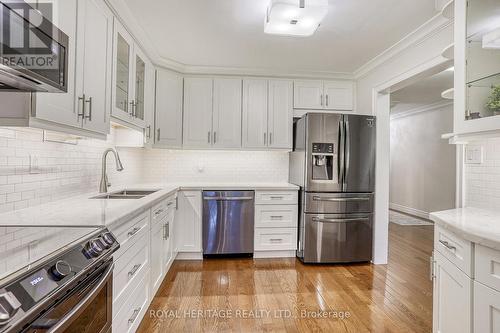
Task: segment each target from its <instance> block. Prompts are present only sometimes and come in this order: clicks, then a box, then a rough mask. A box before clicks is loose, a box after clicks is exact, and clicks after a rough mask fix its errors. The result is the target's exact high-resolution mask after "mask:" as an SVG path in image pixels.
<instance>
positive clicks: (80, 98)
mask: <svg viewBox="0 0 500 333" xmlns="http://www.w3.org/2000/svg"><path fill="white" fill-rule="evenodd" d="M80 101H82V113H78V114H77V116H78V119H80V117H82V120H83V119H85V113H86V112H85V106H86V103H85V102H86V99H85V94H83V96H82V97H78V104H80Z"/></svg>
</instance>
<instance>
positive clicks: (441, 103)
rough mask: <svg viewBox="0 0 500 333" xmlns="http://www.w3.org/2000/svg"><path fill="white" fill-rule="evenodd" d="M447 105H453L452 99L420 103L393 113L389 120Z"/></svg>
mask: <svg viewBox="0 0 500 333" xmlns="http://www.w3.org/2000/svg"><path fill="white" fill-rule="evenodd" d="M449 105H453V101H439V102H436V103H431V104H425V105H421V106H418V107H415V108H411V109H408V110H405V111H401V112H400V113H397V114H395V115H392V116H391V120H395V119H400V118H406V117H410V116H414V115H416V114H419V113H423V112H429V111H434V110H438V109H441V108H443V107H446V106H449Z"/></svg>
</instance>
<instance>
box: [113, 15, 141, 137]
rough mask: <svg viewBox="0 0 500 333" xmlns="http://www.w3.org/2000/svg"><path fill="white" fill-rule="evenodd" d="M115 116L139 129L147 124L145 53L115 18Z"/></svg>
mask: <svg viewBox="0 0 500 333" xmlns="http://www.w3.org/2000/svg"><path fill="white" fill-rule="evenodd" d="M114 40H115V42H114V51H113V54H114V71H113V96H114V97H113V99H114V101H113V108H112V116H113V117H114V118H117V119H119V120H121V121H124V122H126V123H129V124H132V125H134V126H136V127H138V128H140V129H143V128H145V127H146V123H145V117H146V115H145V112H146V111H145V106H146V104H147V103H148V101H146V100H145V98H146V96H147V94H146V86H147V84H146V80H147V78H146V76H147V63H148V62H149V61H148V59H147V57H146V55H145V54H144V53H143V52H142V51H141V49H140V47H139V45H137V44H136V43H135V42H134V39H133V37H132V36H131V35H130V34H129V33H128V31H127V30H126V29H125V28H124V27H123V26H122V25H121V24H120V22H119V21H118V20H115V36H114Z"/></svg>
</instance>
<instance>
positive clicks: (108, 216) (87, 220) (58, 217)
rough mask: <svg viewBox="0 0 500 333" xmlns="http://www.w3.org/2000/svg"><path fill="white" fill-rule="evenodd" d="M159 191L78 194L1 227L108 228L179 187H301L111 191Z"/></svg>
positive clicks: (7, 218)
mask: <svg viewBox="0 0 500 333" xmlns="http://www.w3.org/2000/svg"><path fill="white" fill-rule="evenodd" d="M123 189H129V190H141V189H147V190H158V191H157V192H155V193H153V194H150V195H148V196H145V197H144V198H141V199H123V200H116V199H91V198H92V197H94V196H97V195H99V193H97V192H92V193H87V194H83V195H79V196H74V197H71V198H68V199H64V200H58V201H54V202H51V203H47V204H43V205H40V206H35V207H30V208H26V209H21V210H17V211H13V212H8V213H4V214H0V226H23V227H25V226H37V227H38V226H67V227H104V226H110V225H112V224H118V223H122V222H125V221H127V220H129V219H130V218H132V217H134V216H136V215H137V214H140V213H142V212H143V211H146V210H147V209H149V208H150V207H151V206H153V205H155V204H156V203H158V202H160V201H161V200H163V199H165V198H166V197H168V196H170V195H172V194H174V193H175V192H176V191H178V190H208V189H211V190H222V189H226V190H246V189H248V190H298V187H297V186H295V185H291V184H288V183H244V184H239V183H183V184H182V183H175V184H168V183H167V184H158V183H156V184H155V183H151V184H135V185H131V186H121V187H115V188H111V189H110V191H109V192H115V191H120V190H123Z"/></svg>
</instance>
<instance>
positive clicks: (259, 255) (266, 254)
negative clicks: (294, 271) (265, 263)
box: [253, 251, 295, 259]
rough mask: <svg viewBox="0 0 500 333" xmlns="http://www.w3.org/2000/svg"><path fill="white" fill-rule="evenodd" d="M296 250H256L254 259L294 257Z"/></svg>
mask: <svg viewBox="0 0 500 333" xmlns="http://www.w3.org/2000/svg"><path fill="white" fill-rule="evenodd" d="M294 257H295V251H255V252H254V253H253V258H254V259H266V258H294Z"/></svg>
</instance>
